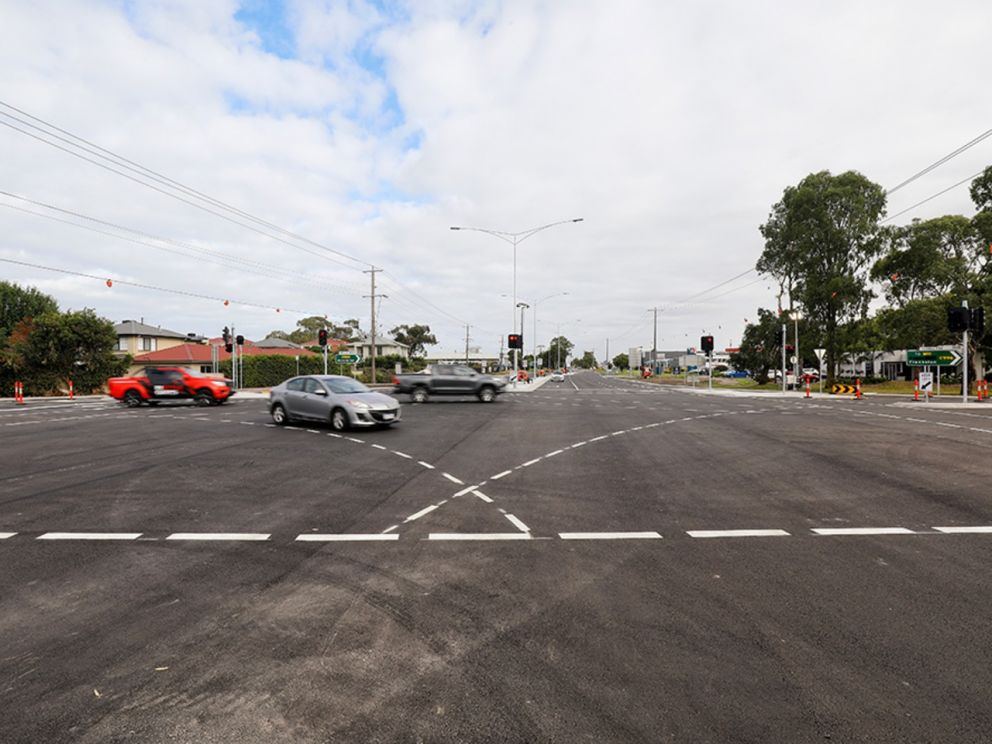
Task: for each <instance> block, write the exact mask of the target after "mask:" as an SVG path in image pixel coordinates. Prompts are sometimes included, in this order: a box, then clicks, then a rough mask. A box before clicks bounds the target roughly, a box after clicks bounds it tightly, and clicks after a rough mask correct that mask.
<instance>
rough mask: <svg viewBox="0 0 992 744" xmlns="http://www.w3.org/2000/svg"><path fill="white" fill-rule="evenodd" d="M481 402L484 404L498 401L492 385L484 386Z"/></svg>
mask: <svg viewBox="0 0 992 744" xmlns="http://www.w3.org/2000/svg"><path fill="white" fill-rule="evenodd" d="M479 400H481V401H482V402H483V403H492V402H493V401H494V400H496V391H495V390H493V388H492V386H491V385H485V386H483V388H482V390H480V391H479Z"/></svg>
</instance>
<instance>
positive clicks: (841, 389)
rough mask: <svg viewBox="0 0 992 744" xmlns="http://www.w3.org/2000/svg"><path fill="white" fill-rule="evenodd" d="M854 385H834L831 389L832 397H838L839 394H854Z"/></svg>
mask: <svg viewBox="0 0 992 744" xmlns="http://www.w3.org/2000/svg"><path fill="white" fill-rule="evenodd" d="M854 390H855V388H854V385H834V386H833V387H831V388H830V394H831V395H837V394H839V393H851V394H852V395H853V394H854Z"/></svg>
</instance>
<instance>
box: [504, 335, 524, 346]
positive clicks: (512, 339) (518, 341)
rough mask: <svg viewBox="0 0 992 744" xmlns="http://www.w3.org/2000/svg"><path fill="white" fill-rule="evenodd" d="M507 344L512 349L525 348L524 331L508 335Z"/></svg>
mask: <svg viewBox="0 0 992 744" xmlns="http://www.w3.org/2000/svg"><path fill="white" fill-rule="evenodd" d="M506 345H507V346H508V347H509V348H511V349H522V348H524V337H523V334H522V333H511V334H510V335H509V336H507V337H506Z"/></svg>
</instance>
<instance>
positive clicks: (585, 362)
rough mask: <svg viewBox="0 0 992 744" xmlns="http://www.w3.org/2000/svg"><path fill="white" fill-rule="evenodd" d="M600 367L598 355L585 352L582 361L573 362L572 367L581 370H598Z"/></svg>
mask: <svg viewBox="0 0 992 744" xmlns="http://www.w3.org/2000/svg"><path fill="white" fill-rule="evenodd" d="M598 365H599V363H598V362H597V361H596V355H595V354H594V353H593V352H591V351H587V352H585V353H584V354H583V355H582V357H581V358H580V359H573V360H572V366H573V367H578V368H579V369H596V367H597V366H598Z"/></svg>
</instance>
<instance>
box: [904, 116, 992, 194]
mask: <svg viewBox="0 0 992 744" xmlns="http://www.w3.org/2000/svg"><path fill="white" fill-rule="evenodd" d="M989 137H992V129H989V130H988V131H986V132H982V133H981V134H980V135H978V136H977V137H975V139H973V140H971V141H970V142H967V143H965V144H963V145H961V147H959V148H958V149H956V150H954V151H952V152H949V153H948V154H947V155H945V156H944V157H942V158H941V159H940V160H938V161H936V162H934V163H931V164H930V165H928V166H927V167H926V168H924V169H923V170H921V171H919V172H917V173H914V174H913V175H912V176H910V177H909V178H907V179H906V180H905V181H903V182H901V183H898V184H896V185H895V186H893V187H892V188H891V189H889V190H888V191H886V192H885V194H886V195H889V194H893V193H895V192H896V191H898V190H899V189H901V188H902V187H903V186H907V185H909V184H911V183H912V182H913V181H915V180H917V179H918V178H921V177H923V176H925V175H926V174H927V173H929V172H930V171H932V170H933V169H934V168H938V167H939V166H941V165H943V164H944V163H946V162H947V161H949V160H952V159H954V158H956V157H957V156H958V155H960V154H961V153H963V152H964V151H965V150H969V149H971V148H972V147H974V146H975V145H977V144H978V143H979V142H982V141H983V140H986V139H988V138H989Z"/></svg>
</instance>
